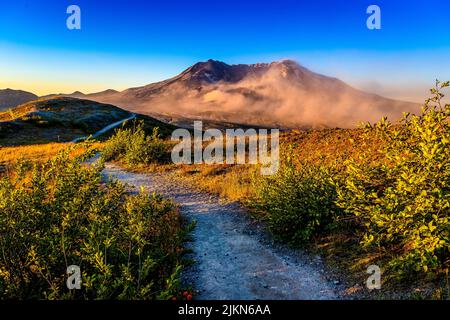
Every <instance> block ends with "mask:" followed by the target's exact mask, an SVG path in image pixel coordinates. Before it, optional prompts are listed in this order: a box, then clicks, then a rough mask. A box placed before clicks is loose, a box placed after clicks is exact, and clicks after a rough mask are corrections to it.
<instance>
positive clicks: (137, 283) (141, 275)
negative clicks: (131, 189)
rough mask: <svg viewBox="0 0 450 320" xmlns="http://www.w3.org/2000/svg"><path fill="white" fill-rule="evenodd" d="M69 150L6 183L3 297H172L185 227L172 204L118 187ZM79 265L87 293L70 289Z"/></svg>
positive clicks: (0, 207)
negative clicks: (72, 270)
mask: <svg viewBox="0 0 450 320" xmlns="http://www.w3.org/2000/svg"><path fill="white" fill-rule="evenodd" d="M90 155H92V154H84V155H80V156H75V157H74V156H71V155H70V150H65V151H63V152H61V153H60V154H59V155H58V156H56V157H55V158H53V159H52V160H49V161H47V162H45V163H44V164H41V165H38V164H31V163H20V164H19V165H18V166H17V167H16V168H15V171H14V173H13V174H11V175H8V176H6V177H3V178H2V179H1V180H0V252H1V254H0V298H14V299H33V298H34V299H155V298H167V297H168V296H170V295H171V294H173V292H172V291H173V290H175V288H174V286H175V285H174V282H176V281H177V278H178V273H179V271H180V264H179V263H180V252H181V251H182V250H181V246H182V236H181V234H182V228H181V224H180V217H179V213H178V211H177V210H176V208H175V207H174V205H173V204H172V202H170V201H167V200H163V199H162V198H161V197H160V196H158V195H156V194H153V195H148V194H147V193H145V192H143V191H142V192H140V193H139V194H137V195H131V194H128V193H127V192H126V190H125V188H124V186H123V185H122V184H121V183H119V182H117V181H106V182H105V181H102V175H101V170H102V167H101V165H91V166H87V165H84V164H83V161H85V160H86V158H87V157H88V156H90ZM69 265H78V266H79V267H80V268H81V272H82V288H81V290H69V289H67V287H66V279H67V275H66V269H67V267H68V266H69Z"/></svg>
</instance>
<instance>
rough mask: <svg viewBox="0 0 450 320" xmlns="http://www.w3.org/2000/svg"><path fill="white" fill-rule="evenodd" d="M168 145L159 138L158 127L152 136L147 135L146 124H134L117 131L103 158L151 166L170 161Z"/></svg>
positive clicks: (107, 145) (108, 143)
mask: <svg viewBox="0 0 450 320" xmlns="http://www.w3.org/2000/svg"><path fill="white" fill-rule="evenodd" d="M168 150H169V149H168V144H167V143H166V142H165V141H164V140H162V139H160V138H159V133H158V127H155V128H154V129H153V133H152V135H150V136H149V135H146V133H145V131H144V123H143V122H140V123H134V126H133V127H131V128H121V129H119V130H117V131H116V133H115V134H114V136H112V137H111V138H110V139H109V140H108V141H107V142H106V144H105V148H104V150H103V158H104V159H105V160H106V161H109V160H123V161H124V162H126V163H128V164H141V163H142V164H149V163H152V162H164V161H167V160H168V159H170V154H169V151H168Z"/></svg>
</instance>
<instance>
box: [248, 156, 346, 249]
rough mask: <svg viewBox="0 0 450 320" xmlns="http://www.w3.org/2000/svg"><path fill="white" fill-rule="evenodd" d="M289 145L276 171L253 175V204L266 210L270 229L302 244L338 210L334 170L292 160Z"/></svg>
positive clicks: (327, 225)
mask: <svg viewBox="0 0 450 320" xmlns="http://www.w3.org/2000/svg"><path fill="white" fill-rule="evenodd" d="M293 150H294V149H293V148H292V147H290V148H289V149H288V152H287V154H285V155H284V156H283V161H282V162H281V166H280V168H279V170H278V172H277V173H276V174H275V175H274V176H269V177H267V178H256V179H255V181H256V183H255V190H256V198H255V200H254V204H253V205H254V206H255V207H257V208H259V209H262V210H264V211H266V212H267V213H268V216H267V221H268V225H269V228H270V229H271V231H272V232H273V233H274V234H275V235H276V236H277V237H278V238H281V239H283V240H285V241H288V242H289V243H291V244H294V245H300V244H304V243H305V242H307V241H308V240H310V239H311V238H312V237H313V236H315V235H316V234H318V233H319V232H321V231H323V230H324V229H326V228H329V227H330V226H331V224H332V222H333V221H334V217H335V216H336V214H337V213H338V211H339V209H338V208H337V207H336V205H335V204H334V200H335V197H336V191H335V188H334V186H333V184H332V183H331V179H330V178H331V176H332V172H333V170H332V169H330V168H328V167H326V166H324V165H321V164H313V163H311V162H307V161H301V160H299V162H295V161H294V156H295V153H294V151H293Z"/></svg>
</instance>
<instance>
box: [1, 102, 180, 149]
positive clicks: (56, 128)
mask: <svg viewBox="0 0 450 320" xmlns="http://www.w3.org/2000/svg"><path fill="white" fill-rule="evenodd" d="M130 116H131V113H130V112H129V111H126V110H123V109H121V108H118V107H116V106H113V105H109V104H103V103H99V102H95V101H90V100H84V99H77V98H71V97H57V98H50V99H39V100H36V101H31V102H28V103H25V104H22V105H20V106H18V107H16V108H14V109H12V110H10V111H8V112H0V146H2V145H3V146H8V145H21V144H35V143H47V142H54V141H61V142H65V141H72V140H73V139H75V138H79V137H82V136H86V135H90V134H93V133H95V132H97V131H99V130H101V129H102V128H104V127H106V126H108V125H110V124H111V123H114V122H117V121H120V120H123V119H126V118H129V117H130ZM136 119H138V120H143V121H144V124H145V127H146V128H147V129H148V130H149V131H150V130H151V129H153V127H155V126H158V127H160V129H161V130H160V132H161V133H162V134H163V135H168V134H169V133H170V132H171V131H172V130H173V129H174V127H173V126H171V125H167V124H165V123H162V122H160V121H158V120H156V119H154V118H151V117H148V116H145V115H137V116H136Z"/></svg>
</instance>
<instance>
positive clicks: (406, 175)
mask: <svg viewBox="0 0 450 320" xmlns="http://www.w3.org/2000/svg"><path fill="white" fill-rule="evenodd" d="M448 86H449V83H448V82H446V83H439V82H437V85H436V88H435V89H432V90H431V91H432V94H433V97H432V98H431V99H429V100H427V101H426V103H425V105H424V107H423V108H422V113H421V114H419V115H412V114H405V115H404V117H403V119H402V122H401V123H400V124H398V125H392V124H391V123H390V122H388V121H387V119H385V118H384V119H382V120H381V121H380V122H379V123H377V124H376V125H375V126H370V125H368V126H367V129H366V130H367V131H366V141H365V144H364V145H363V146H362V148H361V149H362V152H361V154H360V156H359V157H354V158H352V159H350V160H348V161H347V162H346V166H347V169H346V175H347V179H346V181H345V182H344V183H341V184H338V201H337V204H338V205H339V206H340V207H341V208H343V209H344V210H345V211H346V212H348V213H350V214H354V215H355V216H357V217H358V218H359V219H360V222H361V225H362V226H363V227H364V236H363V240H362V243H363V244H364V245H372V244H373V245H377V246H381V247H382V248H384V249H385V250H387V251H388V252H389V254H390V255H391V257H392V258H391V261H390V264H389V265H390V266H391V267H393V268H394V270H397V271H398V272H399V273H400V274H402V273H403V274H404V273H406V272H409V271H425V272H426V271H428V270H430V269H436V268H439V267H446V268H448V266H449V262H450V260H449V258H450V255H449V249H450V220H449V213H450V187H449V186H450V125H449V115H450V105H448V104H447V105H443V103H442V98H443V94H442V93H441V89H442V88H445V87H448ZM374 134H375V135H377V136H378V137H380V138H381V139H383V140H384V142H385V143H384V144H383V145H382V147H381V148H378V149H375V148H371V145H370V139H369V136H370V135H374ZM371 154H372V155H373V154H377V155H378V157H377V158H378V160H372V161H367V160H366V158H367V157H368V156H370V155H371ZM372 158H373V156H372Z"/></svg>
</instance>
